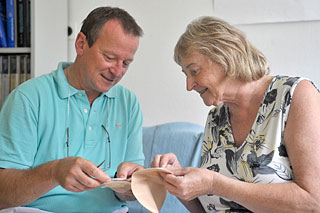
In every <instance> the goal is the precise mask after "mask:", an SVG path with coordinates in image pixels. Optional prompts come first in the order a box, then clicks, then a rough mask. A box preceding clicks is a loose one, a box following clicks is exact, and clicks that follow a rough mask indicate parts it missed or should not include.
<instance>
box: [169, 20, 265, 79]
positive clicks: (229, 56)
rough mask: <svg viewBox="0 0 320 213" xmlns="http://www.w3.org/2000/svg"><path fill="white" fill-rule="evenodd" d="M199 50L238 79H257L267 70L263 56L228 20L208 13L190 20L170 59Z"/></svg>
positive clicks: (196, 52) (179, 57)
mask: <svg viewBox="0 0 320 213" xmlns="http://www.w3.org/2000/svg"><path fill="white" fill-rule="evenodd" d="M199 53H200V54H202V55H205V56H207V57H208V58H209V59H210V60H211V61H213V62H216V63H218V64H220V65H222V66H223V68H224V69H225V71H226V73H227V75H228V76H230V77H235V78H237V79H239V80H241V81H252V80H257V79H259V78H261V77H262V76H264V75H265V74H268V73H269V66H268V63H267V60H266V58H265V56H264V55H263V54H262V53H261V52H260V51H259V50H257V49H256V48H255V47H254V46H253V45H252V44H251V43H250V42H249V41H248V40H247V39H246V37H245V35H244V34H243V33H242V32H241V31H240V30H238V29H237V28H235V27H233V26H232V25H230V24H229V23H227V22H225V21H223V20H221V19H218V18H215V17H211V16H204V17H200V18H198V19H196V20H194V21H192V22H191V23H190V24H189V25H188V26H187V29H186V31H185V32H184V33H183V34H182V35H181V37H180V39H179V41H178V42H177V44H176V47H175V50H174V60H175V61H176V63H177V64H179V65H181V59H183V58H185V57H189V56H191V55H193V54H199Z"/></svg>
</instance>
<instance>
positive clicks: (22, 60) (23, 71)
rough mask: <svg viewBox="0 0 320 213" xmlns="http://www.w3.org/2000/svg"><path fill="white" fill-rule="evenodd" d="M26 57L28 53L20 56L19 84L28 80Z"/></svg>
mask: <svg viewBox="0 0 320 213" xmlns="http://www.w3.org/2000/svg"><path fill="white" fill-rule="evenodd" d="M25 57H26V55H20V56H19V59H18V60H19V67H18V68H19V72H18V73H19V84H22V83H23V82H25V81H26V68H25Z"/></svg>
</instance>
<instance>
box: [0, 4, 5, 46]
mask: <svg viewBox="0 0 320 213" xmlns="http://www.w3.org/2000/svg"><path fill="white" fill-rule="evenodd" d="M6 13H7V12H6V0H0V22H1V23H0V33H1V34H0V47H7V33H6V29H7V21H6Z"/></svg>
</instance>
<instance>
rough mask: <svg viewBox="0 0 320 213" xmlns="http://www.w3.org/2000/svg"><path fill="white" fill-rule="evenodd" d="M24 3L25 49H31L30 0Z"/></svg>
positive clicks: (25, 0)
mask: <svg viewBox="0 0 320 213" xmlns="http://www.w3.org/2000/svg"><path fill="white" fill-rule="evenodd" d="M24 3H25V7H24V8H25V15H24V16H25V22H24V29H25V38H26V47H31V0H24Z"/></svg>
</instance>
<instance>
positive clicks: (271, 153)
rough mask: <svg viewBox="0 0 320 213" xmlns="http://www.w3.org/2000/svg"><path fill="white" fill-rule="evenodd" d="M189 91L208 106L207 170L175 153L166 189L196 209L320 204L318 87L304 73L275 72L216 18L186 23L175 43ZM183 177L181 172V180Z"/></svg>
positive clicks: (163, 159)
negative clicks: (186, 164)
mask: <svg viewBox="0 0 320 213" xmlns="http://www.w3.org/2000/svg"><path fill="white" fill-rule="evenodd" d="M175 61H176V62H177V63H178V64H179V65H180V66H181V67H182V72H183V73H184V74H185V75H186V79H187V90H188V91H191V90H195V91H196V92H198V93H199V94H200V96H201V98H202V99H203V101H204V103H205V104H206V105H207V106H211V105H213V106H214V108H213V109H212V110H211V111H210V112H209V115H208V118H207V123H206V127H205V134H204V139H203V140H204V141H203V146H202V153H201V166H200V167H201V168H191V167H187V168H181V166H180V164H179V162H178V159H177V158H176V156H175V155H174V154H172V153H169V154H165V155H156V156H155V157H154V161H153V162H152V164H151V166H152V167H167V168H170V169H172V170H173V171H174V173H173V175H164V176H163V177H164V180H165V186H166V188H167V189H168V191H169V192H170V193H171V194H173V195H175V196H177V197H178V198H179V199H180V200H181V201H182V202H183V203H184V205H185V206H186V207H187V208H188V209H189V210H190V211H191V212H201V211H202V212H203V211H205V212H216V211H217V212H219V211H222V210H227V211H236V212H239V211H241V212H246V211H253V212H301V211H303V212H306V211H319V209H320V181H319V176H320V163H319V162H320V148H319V146H320V131H319V130H320V107H319V106H320V93H319V90H317V89H316V87H315V86H314V84H313V83H312V82H311V81H309V80H307V79H305V78H297V77H286V76H270V75H268V74H269V68H268V64H267V61H266V58H265V57H264V55H263V54H262V53H261V52H259V51H258V50H257V49H256V48H255V47H253V46H252V45H251V44H250V43H249V42H248V41H247V40H246V38H245V36H244V35H243V34H242V33H241V32H240V31H239V30H237V29H236V28H235V27H233V26H231V25H229V24H228V23H226V22H225V21H222V20H220V19H217V18H214V17H202V18H199V19H197V20H195V21H193V22H192V23H191V24H189V25H188V27H187V30H186V32H185V33H184V34H183V35H182V36H181V37H180V39H179V41H178V43H177V45H176V47H175ZM181 177H182V178H181Z"/></svg>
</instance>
